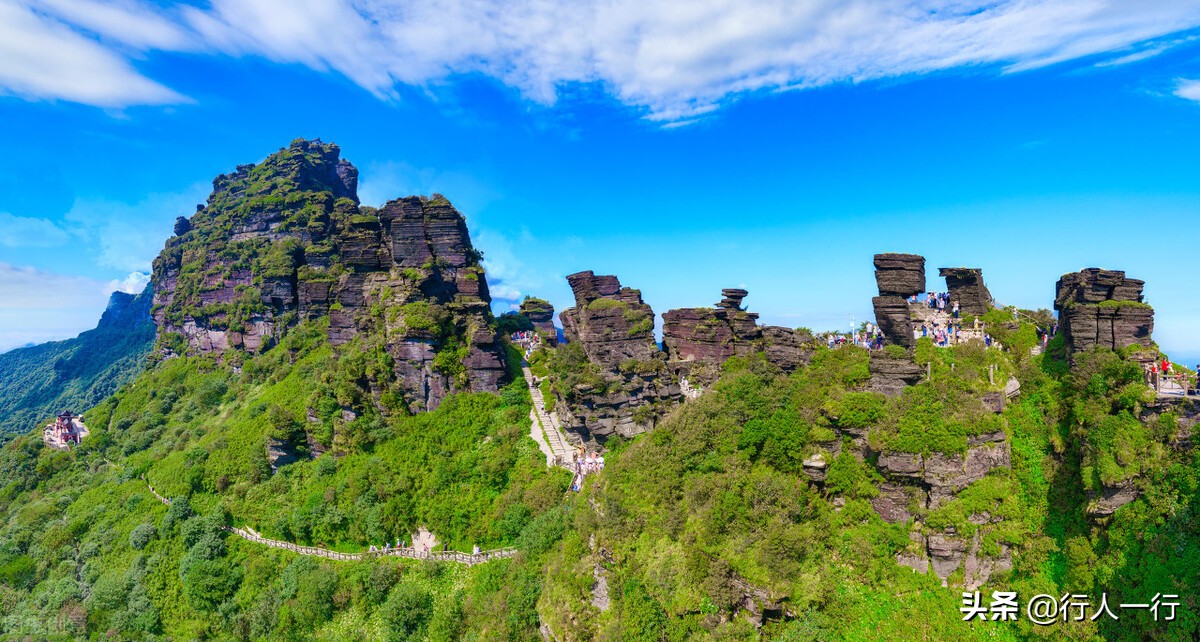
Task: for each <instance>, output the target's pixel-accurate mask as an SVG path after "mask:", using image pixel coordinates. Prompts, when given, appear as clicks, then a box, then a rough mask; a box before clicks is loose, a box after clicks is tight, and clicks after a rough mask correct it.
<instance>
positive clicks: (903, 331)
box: [871, 253, 925, 347]
mask: <svg viewBox="0 0 1200 642" xmlns="http://www.w3.org/2000/svg"><path fill="white" fill-rule="evenodd" d="M875 283H876V284H877V285H878V287H879V296H877V297H875V298H873V299H871V303H872V304H873V305H874V308H875V323H876V324H877V325H878V326H879V330H880V332H882V333H883V335H884V337H886V338H887V340H888V341H889V342H890V343H893V344H896V345H901V346H904V347H912V346H914V345H916V339H915V338H914V337H913V331H912V319H911V316H910V314H909V311H908V300H907V299H908V297H911V296H912V295H914V294H918V293H921V292H924V291H925V257H922V256H919V255H916V254H893V253H888V254H876V255H875Z"/></svg>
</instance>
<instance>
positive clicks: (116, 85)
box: [0, 0, 186, 107]
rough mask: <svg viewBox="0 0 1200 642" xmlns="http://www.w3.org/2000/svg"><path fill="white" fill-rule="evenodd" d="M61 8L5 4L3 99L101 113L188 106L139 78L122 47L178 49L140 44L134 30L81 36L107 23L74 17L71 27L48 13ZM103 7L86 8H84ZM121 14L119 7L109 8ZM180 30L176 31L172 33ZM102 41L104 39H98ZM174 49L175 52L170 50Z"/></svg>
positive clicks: (0, 29) (0, 24) (0, 62)
mask: <svg viewBox="0 0 1200 642" xmlns="http://www.w3.org/2000/svg"><path fill="white" fill-rule="evenodd" d="M55 4H59V3H57V2H51V3H48V4H47V5H46V6H44V7H43V6H40V5H39V7H38V8H39V9H40V10H35V9H34V8H33V7H32V6H30V4H28V3H26V2H23V1H21V0H0V93H4V94H11V95H15V96H19V97H21V98H26V99H33V100H68V101H72V102H77V103H84V104H89V105H97V106H100V107H123V106H126V105H132V104H162V103H176V102H183V101H186V98H184V97H183V96H181V95H179V94H178V93H176V92H175V91H173V90H171V89H169V88H167V87H165V86H163V85H161V84H159V83H158V82H155V81H153V80H151V79H149V78H147V77H146V76H144V75H142V74H141V73H139V72H138V71H137V70H136V69H135V68H134V67H133V66H132V65H131V64H130V62H129V60H128V56H127V55H126V53H125V52H124V51H122V50H121V49H120V46H119V45H120V44H121V43H122V42H124V43H130V44H133V45H141V46H146V47H155V48H174V47H173V46H170V45H175V44H178V43H175V42H171V41H165V40H163V39H160V38H149V37H143V38H137V37H135V36H136V34H135V33H134V32H133V31H132V30H130V29H125V30H124V31H116V30H115V29H105V30H104V31H103V32H100V33H96V32H93V34H87V33H81V30H82V29H86V28H87V27H88V26H89V25H91V26H93V27H94V28H97V29H99V28H100V27H101V26H102V25H101V23H102V22H119V20H114V19H113V18H112V17H108V18H104V19H103V20H101V19H100V18H99V17H96V16H93V15H85V14H84V13H83V12H73V14H72V15H70V16H68V18H70V19H71V20H70V21H66V20H63V19H58V18H56V17H52V16H51V15H49V14H47V13H46V10H47V9H52V8H53V5H55ZM89 5H96V6H100V5H97V3H94V2H84V3H81V6H89ZM108 10H109V12H110V13H111V12H113V11H116V9H115V6H113V5H111V4H110V6H109V7H108ZM169 28H173V29H174V28H176V27H169ZM97 36H99V39H98V38H97ZM108 36H111V37H108ZM169 46H170V47H169Z"/></svg>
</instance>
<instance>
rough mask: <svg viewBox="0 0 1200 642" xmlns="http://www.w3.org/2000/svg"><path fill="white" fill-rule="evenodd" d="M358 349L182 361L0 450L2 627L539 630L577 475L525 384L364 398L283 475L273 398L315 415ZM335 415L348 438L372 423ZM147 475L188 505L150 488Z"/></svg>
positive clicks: (248, 633)
mask: <svg viewBox="0 0 1200 642" xmlns="http://www.w3.org/2000/svg"><path fill="white" fill-rule="evenodd" d="M345 359H346V356H345V355H342V356H335V355H334V354H333V352H332V351H331V350H330V348H329V346H328V344H327V343H325V341H324V339H323V334H322V333H321V332H320V331H319V329H312V328H301V329H299V330H297V331H295V332H293V334H292V335H291V336H289V337H288V338H286V339H285V340H284V342H283V344H282V345H281V346H280V347H279V348H276V349H275V350H272V351H270V352H269V353H268V354H265V355H263V356H261V357H257V358H255V359H253V360H252V362H253V363H252V364H251V363H248V364H247V365H246V367H244V368H243V370H242V374H241V375H233V374H232V373H230V372H228V371H227V370H226V369H224V368H221V367H218V366H216V364H214V363H212V362H210V361H205V360H203V359H195V358H190V359H172V360H168V361H166V362H163V363H161V364H158V365H157V366H156V367H154V368H152V369H150V370H148V371H147V372H146V373H145V374H143V375H142V376H141V377H140V378H138V379H137V380H136V381H135V382H134V383H133V384H131V385H129V386H126V387H125V388H123V389H122V390H121V391H120V392H119V393H118V394H117V395H116V396H115V397H114V398H112V399H110V400H108V401H106V402H105V403H103V404H101V405H100V406H98V407H96V408H95V409H93V410H91V411H89V412H88V413H87V414H86V416H85V418H86V420H87V422H88V423H89V425H90V426H92V427H93V435H92V438H90V439H89V440H88V443H87V444H85V446H84V447H82V448H80V449H78V450H76V451H74V452H70V453H57V452H50V451H46V450H44V449H42V448H40V444H39V443H38V440H37V439H36V436H34V435H29V436H24V437H21V438H18V439H16V440H14V442H12V443H10V444H9V445H8V446H7V447H6V448H5V449H4V451H3V454H2V455H0V471H2V472H3V473H4V475H3V477H2V478H3V479H5V480H6V485H5V486H4V487H3V488H2V489H0V510H2V511H3V514H4V516H5V520H4V522H3V525H2V526H0V606H3V612H4V613H5V616H4V617H3V619H0V632H2V633H3V635H31V636H34V637H42V636H53V635H58V634H61V635H68V636H71V635H77V634H80V633H85V632H87V633H92V634H95V633H104V632H106V631H110V630H111V631H114V632H119V633H122V634H123V635H125V636H128V637H131V638H139V637H146V636H152V635H163V634H170V635H174V636H177V637H184V638H191V637H205V636H211V635H216V636H217V637H227V636H228V637H243V638H252V639H261V638H268V639H290V638H304V637H308V633H307V632H310V631H315V634H314V635H315V637H317V638H323V639H354V638H358V639H381V637H388V636H391V637H392V638H395V639H407V636H406V635H402V634H401V633H397V632H398V631H399V632H403V631H406V630H409V629H411V631H410V632H411V633H413V634H414V635H416V636H417V637H415V638H413V639H422V638H423V637H424V636H426V635H429V636H432V637H431V639H459V638H460V637H462V636H464V635H465V637H463V638H462V639H496V638H495V637H494V636H496V635H499V636H500V637H501V638H502V639H533V638H535V637H536V627H535V623H536V615H535V614H534V610H533V608H534V603H535V602H536V596H537V590H538V589H537V587H538V585H539V581H538V573H537V572H536V569H537V568H538V567H539V565H538V562H537V560H538V557H539V556H540V555H541V554H542V553H543V552H544V550H545V549H546V548H548V546H549V543H552V542H553V541H555V540H556V539H557V537H558V535H557V533H560V532H561V528H562V525H563V524H564V513H563V512H562V508H561V507H559V506H558V505H559V503H560V501H561V498H562V496H563V492H564V490H565V487H566V485H567V482H568V481H569V480H568V479H567V475H566V473H565V472H561V471H547V470H546V469H545V467H544V463H543V461H542V460H541V458H540V457H539V456H538V453H537V449H536V446H535V445H534V444H533V442H532V441H530V440H528V439H523V438H522V436H523V435H525V434H527V433H528V423H527V422H528V421H529V419H528V413H529V400H528V393H527V392H526V391H524V390H522V388H521V386H520V385H517V386H514V387H512V388H510V389H507V390H505V391H504V393H503V394H502V395H499V396H497V395H488V394H475V395H460V396H457V397H455V398H452V399H449V400H447V401H446V403H444V404H443V405H442V406H441V407H440V408H439V409H438V410H437V411H436V412H433V413H428V414H425V415H420V416H416V417H400V418H389V419H383V418H380V417H378V416H369V415H370V414H371V413H370V412H367V411H365V410H363V409H359V411H360V413H361V414H362V415H363V419H361V420H359V421H358V423H362V422H364V421H365V422H366V424H367V425H368V428H365V429H363V430H364V431H365V432H366V433H367V436H366V437H363V438H362V439H360V440H359V441H358V442H357V443H358V444H359V445H360V447H359V448H357V449H356V450H354V451H353V452H349V453H347V454H345V455H344V456H342V457H340V458H339V459H337V460H334V459H333V457H332V456H331V455H330V454H326V455H324V456H322V457H320V458H318V459H316V460H312V461H309V460H307V459H305V460H302V461H301V462H299V463H296V464H293V465H290V466H286V467H284V468H282V469H281V470H280V472H279V473H277V474H275V475H273V476H272V475H271V473H270V469H269V467H268V466H267V463H266V457H265V454H264V453H265V443H266V439H267V438H268V437H269V436H271V435H277V434H278V426H277V425H276V422H275V421H273V417H275V416H279V415H280V413H279V411H277V410H274V409H275V408H279V409H282V411H283V413H284V414H290V415H292V416H293V417H294V418H295V421H296V422H297V423H299V424H300V425H302V426H303V425H304V423H305V422H306V420H304V419H303V418H304V417H305V407H306V405H307V404H308V403H309V402H310V401H312V400H313V399H314V391H317V392H318V395H317V397H319V392H320V391H321V390H322V389H324V388H327V387H328V388H334V387H336V386H337V385H338V383H339V381H338V377H339V376H340V374H341V371H340V370H339V366H340V364H342V362H343V361H344V360H345ZM335 414H336V415H337V417H335V419H334V420H333V423H334V424H335V425H334V427H333V428H332V430H333V431H334V433H335V437H334V439H335V441H338V439H339V437H340V435H341V434H342V433H345V432H353V431H355V430H359V429H360V428H361V426H355V425H353V424H355V423H356V422H343V421H341V419H340V409H339V412H338V413H335ZM320 421H321V422H325V421H326V420H325V419H321V420H320ZM314 429H319V427H316V428H314ZM526 442H528V443H526ZM105 458H107V459H110V460H111V461H112V462H113V463H112V464H109V463H106V462H105ZM142 474H144V475H145V476H146V478H147V479H148V480H149V481H150V482H151V483H152V484H153V485H154V486H155V487H156V489H158V490H159V491H160V492H162V493H163V494H166V495H169V496H173V497H175V498H176V499H175V506H173V507H171V509H168V508H167V507H166V506H163V505H162V504H160V503H159V502H157V501H155V500H154V499H153V497H152V496H151V495H150V494H149V493H148V492H147V490H146V487H145V484H144V483H143V482H142V481H141V480H140V478H139V477H140V475H142ZM186 505H190V509H191V510H190V511H187V510H184V509H183V506H186ZM220 523H239V524H249V525H252V526H254V527H255V528H257V529H259V530H260V531H262V532H263V533H264V534H267V535H273V536H276V537H287V538H289V539H292V540H293V541H297V542H301V543H312V544H318V545H322V546H328V547H331V548H337V549H341V550H364V549H366V547H367V546H368V545H369V544H381V543H382V542H383V541H384V540H385V538H386V539H390V540H394V539H395V538H397V537H405V538H407V537H408V534H409V533H412V532H414V531H415V530H416V528H417V526H419V525H427V526H429V527H430V528H431V529H433V530H434V532H435V533H437V534H438V535H439V536H441V537H442V538H443V539H445V540H446V541H448V542H449V543H450V544H451V545H452V546H454V547H455V548H458V549H459V550H470V547H471V545H473V544H479V545H480V546H482V547H484V548H489V547H493V546H506V545H507V546H511V545H516V546H520V547H521V548H522V550H523V552H524V553H523V555H522V556H521V557H518V558H516V559H513V560H502V561H498V562H493V563H489V564H486V565H482V566H479V567H475V568H471V569H466V568H457V567H450V566H445V565H432V564H430V565H424V564H419V563H411V562H400V561H396V560H387V561H379V562H361V563H337V562H327V561H316V560H311V559H305V558H299V557H297V556H295V555H293V554H290V553H287V552H283V551H278V550H274V549H267V548H265V547H262V546H259V545H255V544H252V543H248V542H244V541H242V540H239V539H237V538H230V537H228V536H226V535H225V534H224V533H222V532H221V531H219V530H217V529H216V528H215V526H214V525H219V524H220ZM147 532H150V533H152V534H151V535H149V536H146V535H145V534H146V533H147ZM383 632H389V633H388V635H387V636H384V635H383Z"/></svg>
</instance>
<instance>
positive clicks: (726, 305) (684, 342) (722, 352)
mask: <svg viewBox="0 0 1200 642" xmlns="http://www.w3.org/2000/svg"><path fill="white" fill-rule="evenodd" d="M721 294H722V295H723V298H722V299H721V302H720V303H718V304H717V307H715V308H681V309H678V310H670V311H669V312H667V313H666V314H664V315H663V348H664V349H665V350H666V351H667V356H668V358H669V359H671V360H672V361H710V362H713V363H716V364H720V363H722V362H724V361H725V360H726V359H728V358H729V357H732V356H735V355H742V356H744V355H747V354H750V353H751V352H753V351H754V349H755V348H756V342H758V341H759V340H760V339H762V329H761V328H759V327H758V323H757V320H758V315H757V314H754V313H752V312H746V311H745V310H743V309H742V299H743V298H745V297H746V295H747V294H748V293H747V292H746V291H745V290H739V289H726V290H723V291H722V292H721Z"/></svg>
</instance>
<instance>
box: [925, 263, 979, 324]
mask: <svg viewBox="0 0 1200 642" xmlns="http://www.w3.org/2000/svg"><path fill="white" fill-rule="evenodd" d="M938 276H941V277H943V278H945V279H946V291H947V292H949V293H950V300H951V301H957V302H958V307H959V309H960V310H961V311H962V312H963V314H971V315H974V316H980V315H982V314H983V313H985V312H987V311H988V308H989V307H990V306H991V303H992V293H991V292H988V289H987V286H986V285H984V284H983V270H981V269H979V268H941V269H939V270H938Z"/></svg>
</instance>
